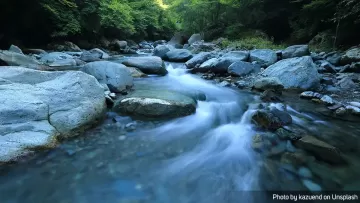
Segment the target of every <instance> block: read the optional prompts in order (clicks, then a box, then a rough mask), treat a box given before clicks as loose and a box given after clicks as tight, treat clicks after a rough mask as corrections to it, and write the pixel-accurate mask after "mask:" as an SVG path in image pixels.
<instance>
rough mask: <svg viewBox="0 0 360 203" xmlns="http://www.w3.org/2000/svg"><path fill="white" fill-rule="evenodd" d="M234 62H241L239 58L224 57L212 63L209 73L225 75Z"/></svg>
mask: <svg viewBox="0 0 360 203" xmlns="http://www.w3.org/2000/svg"><path fill="white" fill-rule="evenodd" d="M236 62H242V60H241V58H237V57H230V56H226V55H224V56H223V57H221V58H219V59H217V60H216V61H214V64H212V65H211V67H210V71H211V72H213V73H221V74H223V73H227V72H228V69H229V67H230V65H231V64H234V63H236ZM200 68H201V66H200Z"/></svg>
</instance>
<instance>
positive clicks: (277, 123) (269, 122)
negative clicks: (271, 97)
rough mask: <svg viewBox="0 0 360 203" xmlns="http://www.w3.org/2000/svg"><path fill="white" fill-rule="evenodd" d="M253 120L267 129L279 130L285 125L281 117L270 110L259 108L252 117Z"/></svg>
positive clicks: (260, 126)
mask: <svg viewBox="0 0 360 203" xmlns="http://www.w3.org/2000/svg"><path fill="white" fill-rule="evenodd" d="M251 122H252V123H253V124H255V125H256V126H257V127H259V128H261V129H265V130H277V129H279V128H281V127H282V126H283V123H282V121H281V120H280V118H278V117H276V116H275V115H273V114H272V113H271V112H269V111H265V110H257V111H256V112H255V113H254V114H253V115H252V117H251Z"/></svg>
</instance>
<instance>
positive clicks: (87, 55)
mask: <svg viewBox="0 0 360 203" xmlns="http://www.w3.org/2000/svg"><path fill="white" fill-rule="evenodd" d="M101 56H102V53H99V52H91V51H84V52H83V53H82V54H81V57H80V60H82V61H85V62H94V61H100V59H101Z"/></svg>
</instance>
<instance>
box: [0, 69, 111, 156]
mask: <svg viewBox="0 0 360 203" xmlns="http://www.w3.org/2000/svg"><path fill="white" fill-rule="evenodd" d="M0 69H1V70H0V72H1V76H0V78H1V79H4V80H7V81H9V82H10V83H8V84H2V85H0V88H1V90H2V91H1V95H0V103H1V104H2V105H1V107H0V135H1V136H0V137H1V138H0V146H1V148H0V162H7V161H10V160H13V159H15V158H16V157H18V156H22V155H24V154H25V153H27V152H29V151H32V150H33V149H40V148H49V147H54V146H55V144H56V140H57V139H58V138H66V137H70V136H76V135H78V133H79V132H81V131H83V130H84V129H86V128H88V127H90V126H92V125H93V124H94V123H96V122H98V121H99V120H101V119H102V117H103V116H104V114H105V109H106V105H105V96H104V91H103V88H102V87H101V86H100V84H99V83H98V82H97V81H96V79H95V78H94V77H92V76H89V75H87V74H85V73H82V72H80V71H70V72H47V71H35V70H31V69H27V68H22V67H2V68H0Z"/></svg>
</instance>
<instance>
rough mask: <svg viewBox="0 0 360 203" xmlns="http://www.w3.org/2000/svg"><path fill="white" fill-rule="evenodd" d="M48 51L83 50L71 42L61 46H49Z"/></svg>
mask: <svg viewBox="0 0 360 203" xmlns="http://www.w3.org/2000/svg"><path fill="white" fill-rule="evenodd" d="M48 49H49V50H53V51H81V49H80V48H79V47H78V46H77V45H76V44H74V43H72V42H69V41H66V42H64V43H60V44H56V43H52V44H49V45H48Z"/></svg>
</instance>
